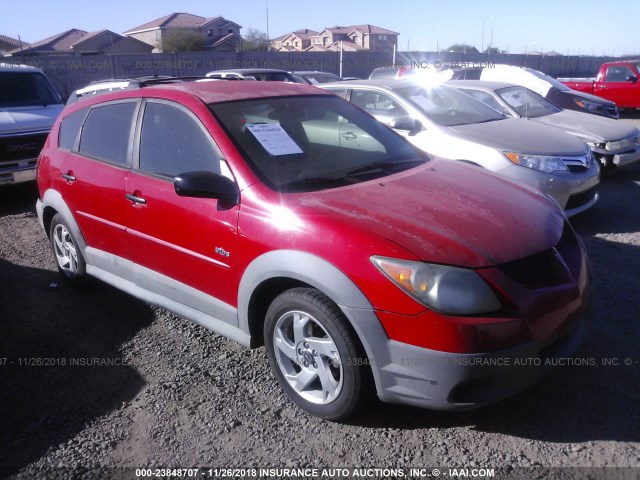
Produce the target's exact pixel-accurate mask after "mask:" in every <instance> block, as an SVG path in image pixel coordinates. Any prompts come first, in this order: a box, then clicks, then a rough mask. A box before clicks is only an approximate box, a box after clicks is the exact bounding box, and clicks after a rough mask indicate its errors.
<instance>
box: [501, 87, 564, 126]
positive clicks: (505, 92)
mask: <svg viewBox="0 0 640 480" xmlns="http://www.w3.org/2000/svg"><path fill="white" fill-rule="evenodd" d="M496 93H497V94H498V95H499V96H500V98H502V99H503V100H504V101H505V102H507V103H508V104H509V105H510V106H511V108H513V109H514V110H515V111H516V112H518V115H520V116H521V117H524V118H537V117H544V116H546V115H551V114H552V113H558V112H559V111H560V109H559V108H558V107H556V106H555V105H553V104H552V103H550V102H548V101H547V100H545V99H544V98H542V97H541V96H540V95H538V94H537V93H536V92H534V91H532V90H529V89H528V88H525V87H507V88H501V89H499V90H496Z"/></svg>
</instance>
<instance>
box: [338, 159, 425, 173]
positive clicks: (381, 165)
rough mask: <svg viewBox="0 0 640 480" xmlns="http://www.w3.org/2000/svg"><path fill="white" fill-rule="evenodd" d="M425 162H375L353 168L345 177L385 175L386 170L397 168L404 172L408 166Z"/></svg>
mask: <svg viewBox="0 0 640 480" xmlns="http://www.w3.org/2000/svg"><path fill="white" fill-rule="evenodd" d="M424 162H425V161H424V160H423V159H414V160H401V161H399V162H389V161H387V162H375V163H370V164H368V165H364V166H362V167H358V168H354V169H353V170H350V171H349V172H347V173H346V174H345V177H354V176H357V175H367V174H371V173H376V172H383V173H386V172H387V171H388V170H392V169H395V168H397V167H402V169H404V170H408V169H409V168H411V167H410V166H408V165H409V164H411V165H413V166H417V165H422V164H423V163H424Z"/></svg>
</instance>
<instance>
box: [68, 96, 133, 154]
mask: <svg viewBox="0 0 640 480" xmlns="http://www.w3.org/2000/svg"><path fill="white" fill-rule="evenodd" d="M136 106H137V103H136V102H126V103H114V104H109V105H104V106H99V107H93V108H92V109H91V110H90V111H89V114H88V115H87V119H86V120H85V122H84V127H83V128H82V135H81V138H80V147H79V148H78V151H79V152H80V153H81V154H82V155H86V156H88V157H92V158H96V159H98V160H105V161H107V162H111V163H117V164H120V165H128V163H129V162H128V155H127V152H128V149H129V144H130V143H131V142H130V138H131V130H132V128H131V125H132V120H133V114H134V112H135V110H136Z"/></svg>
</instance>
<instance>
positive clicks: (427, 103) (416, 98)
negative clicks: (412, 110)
mask: <svg viewBox="0 0 640 480" xmlns="http://www.w3.org/2000/svg"><path fill="white" fill-rule="evenodd" d="M409 98H410V99H411V100H412V101H413V102H414V103H416V104H417V105H419V106H420V108H422V110H424V111H425V112H430V111H432V110H433V109H435V108H438V105H436V104H435V103H434V102H433V101H432V100H431V99H430V98H429V97H425V96H424V95H411V96H410V97H409Z"/></svg>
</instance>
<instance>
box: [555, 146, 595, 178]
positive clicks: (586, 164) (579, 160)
mask: <svg viewBox="0 0 640 480" xmlns="http://www.w3.org/2000/svg"><path fill="white" fill-rule="evenodd" d="M592 162H593V154H592V153H591V150H589V152H587V154H586V155H578V156H575V157H562V163H564V164H565V166H566V167H567V170H569V171H570V172H572V173H580V172H584V171H586V170H589V168H590V167H591V163H592Z"/></svg>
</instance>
